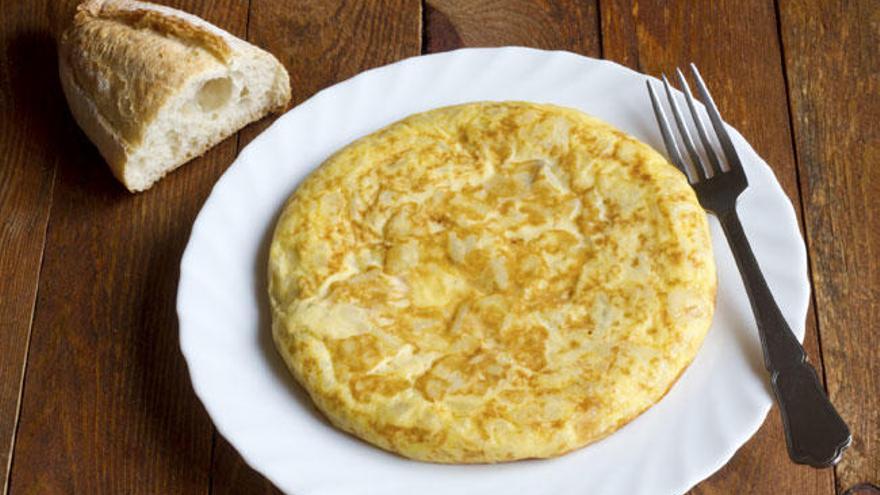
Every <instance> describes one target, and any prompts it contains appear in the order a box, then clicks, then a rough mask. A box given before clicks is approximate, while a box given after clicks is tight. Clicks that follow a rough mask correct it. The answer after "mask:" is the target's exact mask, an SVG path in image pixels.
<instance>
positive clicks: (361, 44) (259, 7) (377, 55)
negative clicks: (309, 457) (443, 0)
mask: <svg viewBox="0 0 880 495" xmlns="http://www.w3.org/2000/svg"><path fill="white" fill-rule="evenodd" d="M421 26H422V14H421V3H420V2H419V1H418V0H391V1H388V0H385V1H378V0H371V1H364V2H345V1H341V0H339V1H326V0H307V1H300V2H296V3H289V2H282V1H277V0H252V3H251V11H250V22H249V25H248V37H249V39H250V41H251V42H252V43H255V44H257V45H259V46H261V47H263V48H265V49H267V50H269V51H271V52H272V53H274V54H275V55H276V56H277V57H278V59H279V60H281V62H282V63H283V64H284V65H285V67H287V69H288V71H289V72H290V76H291V85H292V88H293V99H294V103H296V104H298V103H301V102H303V101H304V100H306V99H307V98H308V97H310V96H311V95H313V94H314V93H316V92H317V91H319V90H321V89H323V88H325V87H327V86H330V85H332V84H334V83H336V82H339V81H342V80H344V79H347V78H349V77H351V76H354V75H355V74H358V73H360V72H362V71H364V70H366V69H369V68H372V67H378V66H381V65H385V64H388V63H391V62H394V61H397V60H400V59H402V58H406V57H409V56H414V55H418V54H419V52H420V48H421ZM262 127H263V126H254V127H252V128H250V129H248V130H246V131H245V132H243V133H242V139H241V142H242V144H244V143H247V142H249V141H250V139H252V138H253V137H254V136H255V135H256V133H257V132H258V131H259V130H261V129H262ZM212 472H213V474H212V480H213V482H212V493H214V494H226V493H229V494H237V493H278V491H277V489H275V488H274V487H273V486H272V485H271V484H270V483H269V482H268V481H266V480H265V478H263V477H262V476H261V475H260V474H258V473H256V472H255V471H253V470H252V469H251V468H250V467H248V466H247V465H246V464H245V463H244V462H243V461H242V459H241V457H240V456H239V455H238V453H236V452H235V450H234V449H233V448H232V447H231V446H230V444H229V443H228V442H227V441H226V440H224V439H223V438H220V437H219V436H218V438H217V439H216V447H215V453H214V461H213V471H212Z"/></svg>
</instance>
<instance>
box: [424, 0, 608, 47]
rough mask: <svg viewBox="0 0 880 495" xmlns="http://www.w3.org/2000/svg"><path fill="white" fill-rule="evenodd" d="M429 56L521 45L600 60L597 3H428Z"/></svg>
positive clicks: (524, 0)
mask: <svg viewBox="0 0 880 495" xmlns="http://www.w3.org/2000/svg"><path fill="white" fill-rule="evenodd" d="M425 9H426V12H425V14H426V15H425V20H426V26H425V40H426V43H425V52H426V53H436V52H440V51H446V50H452V49H455V48H461V47H465V46H467V47H474V46H503V45H523V46H530V47H534V48H544V49H548V50H568V51H572V52H576V53H581V54H584V55H591V56H594V57H598V56H599V24H598V20H599V18H598V11H597V8H596V2H595V1H579V0H564V1H554V2H547V1H539V0H486V1H480V2H475V1H469V0H428V1H427V2H426V3H425Z"/></svg>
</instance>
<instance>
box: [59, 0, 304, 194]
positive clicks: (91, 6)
mask: <svg viewBox="0 0 880 495" xmlns="http://www.w3.org/2000/svg"><path fill="white" fill-rule="evenodd" d="M58 55H59V62H58V64H59V74H60V78H61V84H62V88H63V90H64V93H65V96H66V97H67V101H68V103H69V105H70V109H71V113H72V114H73V116H74V118H75V119H76V121H77V123H78V124H79V125H80V127H81V128H82V129H83V131H84V132H85V133H86V135H88V137H89V138H90V139H91V140H92V142H94V144H95V145H96V146H97V148H98V150H99V151H100V152H101V155H102V156H103V157H104V159H105V160H106V161H107V163H108V164H109V165H110V168H111V169H112V171H113V173H114V175H115V176H116V177H117V178H118V179H119V180H120V181H122V182H123V184H125V185H126V187H127V188H128V189H129V190H131V191H135V190H139V189H144V188H145V187H144V186H143V185H142V184H140V185H139V184H131V183H129V181H127V180H126V166H127V164H128V163H129V159H130V158H131V156H132V155H133V154H134V153H135V152H136V151H137V150H138V148H139V147H140V146H141V145H143V144H144V138H145V136H146V133H147V131H148V130H149V128H150V125H151V124H153V122H154V121H155V120H156V117H157V115H158V114H159V112H160V110H162V109H163V108H164V107H165V105H167V104H168V103H169V101H170V100H171V99H173V98H174V97H175V96H177V95H178V94H179V92H180V91H181V90H182V89H183V88H185V87H187V84H188V83H190V82H191V81H192V80H193V79H194V78H198V77H202V76H203V75H205V74H208V73H225V72H229V71H230V70H231V67H232V64H234V63H235V59H236V58H239V59H242V58H248V59H260V60H271V63H272V64H273V65H275V66H276V75H275V79H276V80H275V82H274V83H273V85H272V86H271V92H272V93H273V99H272V100H271V101H270V102H269V104H268V105H266V107H265V108H261V109H260V111H259V112H258V114H257V115H255V116H254V117H253V119H256V118H259V117H261V116H262V115H265V114H266V113H268V112H270V111H280V110H283V109H284V108H286V106H287V103H288V101H289V99H290V84H289V78H288V76H287V73H286V71H284V69H283V67H282V66H281V64H280V63H279V62H278V60H277V59H275V57H273V56H272V55H271V54H269V53H267V52H265V51H263V50H261V49H259V48H257V47H255V46H253V45H251V44H249V43H247V42H245V41H243V40H240V39H238V38H236V37H234V36H232V35H231V34H229V33H227V32H225V31H223V30H221V29H220V28H217V27H216V26H213V25H211V24H209V23H208V22H206V21H204V20H202V19H199V18H198V17H195V16H193V15H191V14H187V13H185V12H181V11H177V10H174V9H171V8H168V7H163V6H158V5H153V4H150V3H147V2H140V1H134V0H87V1H85V2H84V3H82V4H80V5H79V7H78V8H77V11H76V14H75V15H74V19H73V22H72V24H71V25H70V27H69V28H68V29H67V30H66V31H65V32H64V33H63V34H62V35H61V37H60V39H59V50H58ZM253 119H252V120H253ZM242 125H244V124H242ZM239 127H240V126H239ZM237 130H238V128H235V129H231V130H230V131H229V132H228V133H224V134H223V135H222V136H221V137H220V139H211V140H210V141H211V142H210V143H200V145H199V146H198V150H199V154H201V153H203V152H204V151H207V149H209V148H210V147H211V146H213V145H215V144H216V143H217V142H219V141H220V140H222V139H224V138H226V137H228V135H231V134H232V133H234V132H235V131H237ZM202 144H203V145H202ZM190 154H191V155H192V153H190ZM193 156H196V155H193ZM190 158H192V156H188V157H187V158H186V160H189V159H190ZM186 160H184V161H186ZM178 161H179V160H178ZM180 164H181V163H176V164H169V163H157V168H159V169H167V170H171V169H173V168H175V167H176V166H177V165H180ZM167 170H166V171H167ZM149 185H150V184H148V185H147V186H146V187H149Z"/></svg>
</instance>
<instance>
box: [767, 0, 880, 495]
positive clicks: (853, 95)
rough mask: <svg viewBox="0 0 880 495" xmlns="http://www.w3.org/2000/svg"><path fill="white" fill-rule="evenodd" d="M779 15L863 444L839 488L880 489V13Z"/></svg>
mask: <svg viewBox="0 0 880 495" xmlns="http://www.w3.org/2000/svg"><path fill="white" fill-rule="evenodd" d="M780 15H781V23H780V24H781V30H782V40H783V46H784V52H785V62H786V68H787V71H788V84H789V87H788V89H789V94H790V95H791V114H792V122H793V126H794V135H795V139H796V149H797V155H798V166H799V168H800V180H801V188H802V191H803V198H804V207H805V208H804V211H805V217H806V218H805V222H806V232H807V237H808V240H809V245H810V252H811V254H812V257H811V262H812V269H813V280H814V290H815V294H816V306H817V309H818V314H819V330H820V334H821V336H822V352H823V355H824V357H825V374H826V377H827V387H828V391H829V393H830V394H831V399H832V400H833V401H834V403H835V404H837V406H838V407H839V409H840V413H841V415H842V416H843V417H844V419H846V420H847V421H848V422H849V425H850V428H851V430H852V432H853V439H854V440H853V445H852V447H851V448H850V449H849V451H847V452H846V454H844V457H843V460H842V461H841V463H840V464H839V465H838V466H837V470H836V471H837V489H838V491H843V490H845V489H848V488H849V487H851V486H852V485H855V484H856V483H860V482H871V483H874V484H877V485H880V361H878V359H877V348H878V347H877V342H878V340H877V332H878V323H877V322H878V321H880V216H878V215H877V214H876V212H877V199H878V198H880V166H878V164H880V130H878V127H877V122H878V121H880V98H878V95H880V72H878V71H880V53H878V49H877V48H878V46H880V6H878V3H877V2H876V1H872V0H861V1H851V2H824V1H820V0H800V1H790V2H780Z"/></svg>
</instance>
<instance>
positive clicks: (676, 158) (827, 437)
mask: <svg viewBox="0 0 880 495" xmlns="http://www.w3.org/2000/svg"><path fill="white" fill-rule="evenodd" d="M690 68H691V72H692V73H693V77H694V80H695V81H696V84H697V91H698V92H699V94H700V99H701V100H702V101H703V103H704V105H705V107H706V112H707V113H708V115H709V120H710V121H711V124H712V128H713V129H714V130H715V135H716V136H717V138H718V142H719V143H720V144H721V151H722V152H723V156H724V158H725V161H726V163H727V167H726V169H725V168H724V167H722V164H721V160H720V158H719V156H718V154H716V152H715V148H714V146H713V145H712V143H711V142H710V140H709V136H708V134H707V132H706V128H705V126H704V125H703V120H702V118H701V117H700V114H699V113H698V112H697V107H696V104H695V103H694V98H693V95H692V94H691V90H690V87H689V86H688V83H687V80H686V79H685V77H684V74H682V72H681V70H680V69H676V72H677V74H678V80H679V83H680V84H681V87H682V89H683V91H684V95H685V99H686V101H687V106H688V108H689V109H690V114H691V119H692V120H693V123H694V127H695V128H696V130H697V134H698V135H699V137H700V141H701V142H702V145H703V153H704V155H705V158H704V157H703V156H701V154H700V153H699V151H698V150H697V147H696V145H695V144H694V140H693V139H692V138H691V134H690V131H689V130H688V126H687V123H686V122H685V120H684V117H683V116H682V112H681V109H680V108H679V106H678V102H677V99H676V98H675V96H674V95H673V92H672V89H671V88H670V85H669V81H668V80H667V79H666V75H665V74H664V75H663V86H664V88H665V91H666V97H667V99H668V101H669V107H670V108H671V109H672V114H673V116H674V118H675V124H676V127H677V129H678V134H679V135H680V136H681V140H682V141H683V143H684V147H685V149H686V150H687V154H688V156H689V157H690V164H689V163H688V162H686V161H685V160H684V158H683V157H682V154H681V152H680V151H679V147H678V145H677V144H676V138H675V134H674V131H673V130H672V128H671V127H670V125H669V122H668V121H667V119H666V114H665V112H664V111H663V107H662V105H661V104H660V101H659V99H658V98H657V94H656V93H655V92H654V87H653V85H652V84H651V81H650V80H649V81H647V85H648V93H649V94H650V96H651V103H652V104H653V106H654V114H655V116H656V117H657V124H658V125H659V126H660V132H661V133H662V134H663V141H664V142H665V144H666V150H667V152H668V153H669V158H670V159H671V160H672V163H673V164H675V166H676V167H678V168H679V169H680V170H681V171H682V172H683V173H684V174H685V175H686V176H687V177H688V181H689V182H690V183H691V186H692V187H693V188H694V191H695V192H696V193H697V198H698V199H699V200H700V204H701V205H702V206H703V208H705V209H706V210H707V211H709V212H711V213H714V214H715V216H716V217H718V220H719V221H720V223H721V227H722V228H723V229H724V234H725V235H726V236H727V242H728V244H729V245H730V249H731V251H733V256H734V258H735V259H736V264H737V266H738V267H739V271H740V274H741V275H742V278H743V282H744V284H745V288H746V293H748V296H749V302H750V303H751V305H752V311H753V312H754V314H755V320H756V322H757V324H758V333H759V334H760V337H761V346H762V347H763V349H764V366H766V368H767V370H768V371H769V372H770V383H771V385H772V387H773V392H774V394H775V395H776V402H777V403H778V404H779V411H780V413H781V415H782V422H783V425H784V427H785V440H786V444H787V445H788V454H789V456H790V457H791V459H792V460H793V461H794V462H797V463H798V464H809V465H811V466H814V467H829V466H833V465H834V464H836V463H837V461H839V460H840V457H841V455H842V454H843V451H844V450H845V449H846V448H847V447H848V446H849V444H850V443H851V442H852V436H851V435H850V431H849V428H848V427H847V426H846V423H844V422H843V419H841V417H840V415H839V414H838V413H837V411H836V410H835V409H834V406H833V405H832V404H831V402H830V401H829V400H828V397H827V396H826V395H825V392H824V390H823V388H822V383H821V382H820V381H819V377H818V375H817V374H816V370H815V369H814V368H813V367H812V366H811V365H810V364H809V363H807V362H806V359H805V358H806V354H805V353H804V348H803V347H801V345H800V343H798V341H797V338H795V336H794V334H793V333H792V332H791V329H790V328H789V326H788V323H786V321H785V318H783V316H782V312H781V311H780V310H779V306H777V305H776V301H775V300H774V299H773V294H772V293H771V292H770V288H769V287H768V286H767V282H766V281H765V280H764V276H763V275H762V274H761V270H760V268H759V267H758V262H757V260H756V259H755V255H754V254H753V253H752V248H751V246H750V245H749V241H748V239H747V238H746V234H745V232H744V231H743V227H742V224H740V221H739V217H738V216H737V214H736V201H737V198H738V197H739V195H740V193H742V192H743V191H744V190H745V189H746V187H748V181H747V180H746V175H745V172H744V171H743V167H742V163H741V162H740V159H739V155H737V152H736V149H735V148H734V146H733V142H732V141H731V139H730V136H729V135H728V134H727V130H726V129H725V127H724V122H723V121H722V120H721V114H719V112H718V108H717V107H716V106H715V102H714V101H713V100H712V96H711V95H710V94H709V90H708V89H706V84H705V83H704V82H703V78H702V77H700V72H699V71H698V70H697V67H696V66H695V65H694V64H691V66H690ZM689 165H690V166H689Z"/></svg>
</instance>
